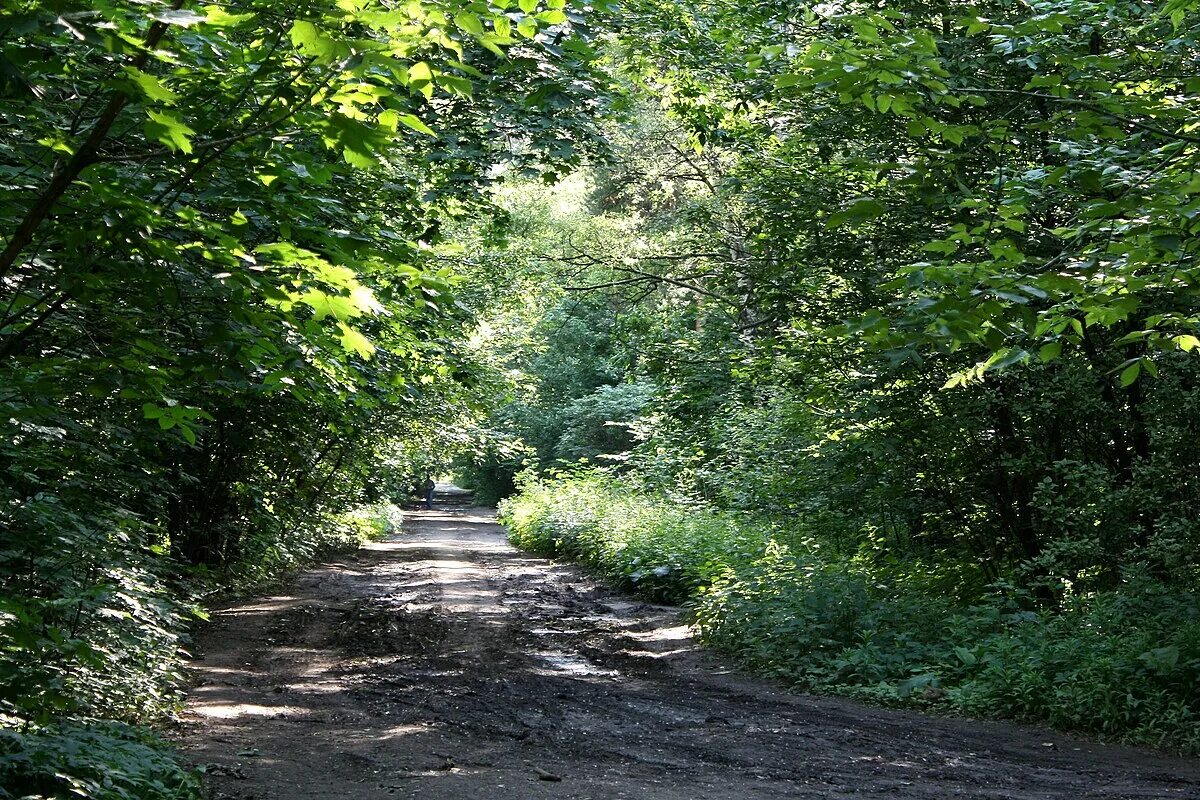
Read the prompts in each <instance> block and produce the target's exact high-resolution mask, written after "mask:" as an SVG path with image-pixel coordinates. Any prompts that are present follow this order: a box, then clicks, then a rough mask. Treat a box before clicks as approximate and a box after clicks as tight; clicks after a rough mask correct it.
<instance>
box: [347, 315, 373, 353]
mask: <svg viewBox="0 0 1200 800" xmlns="http://www.w3.org/2000/svg"><path fill="white" fill-rule="evenodd" d="M338 329H339V330H340V331H341V336H339V337H338V341H339V342H341V345H342V349H343V350H345V351H346V352H347V353H355V354H357V355H358V356H359V357H360V358H362V359H369V358H370V357H371V356H372V355H373V354H374V353H375V345H374V344H372V343H371V340H370V339H368V338H367V337H365V336H363V335H362V334H361V333H359V332H358V331H356V330H354V328H351V327H350V326H349V325H347V324H346V323H344V322H339V323H338Z"/></svg>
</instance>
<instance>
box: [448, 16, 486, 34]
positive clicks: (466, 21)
mask: <svg viewBox="0 0 1200 800" xmlns="http://www.w3.org/2000/svg"><path fill="white" fill-rule="evenodd" d="M454 24H455V25H457V26H458V27H459V28H461V29H463V30H464V31H466V32H467V33H469V34H471V35H472V36H481V35H482V34H483V22H482V21H481V20H480V19H479V17H478V16H477V15H475V14H472V13H471V12H470V11H460V12H458V13H457V14H455V15H454Z"/></svg>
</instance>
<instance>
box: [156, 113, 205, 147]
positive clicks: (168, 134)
mask: <svg viewBox="0 0 1200 800" xmlns="http://www.w3.org/2000/svg"><path fill="white" fill-rule="evenodd" d="M146 115H147V116H148V117H149V119H148V120H147V121H146V125H145V131H146V138H148V139H153V140H154V141H156V142H161V143H162V144H164V145H166V146H167V147H168V148H169V149H171V150H176V151H181V152H184V153H190V152H192V140H191V139H189V138H188V137H189V136H192V135H194V134H195V133H196V132H195V131H194V130H192V129H191V128H189V127H188V126H187V125H185V124H183V123H182V122H180V121H179V120H178V119H177V118H175V117H174V116H172V115H170V114H168V113H166V112H160V111H152V110H147V111H146Z"/></svg>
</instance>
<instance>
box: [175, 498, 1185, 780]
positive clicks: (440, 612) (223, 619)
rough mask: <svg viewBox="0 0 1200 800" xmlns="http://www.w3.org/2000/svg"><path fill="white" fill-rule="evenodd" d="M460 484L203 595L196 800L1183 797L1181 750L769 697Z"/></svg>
mask: <svg viewBox="0 0 1200 800" xmlns="http://www.w3.org/2000/svg"><path fill="white" fill-rule="evenodd" d="M456 501H458V502H459V503H461V502H462V496H461V495H458V494H453V493H449V492H442V493H441V494H440V495H439V503H438V506H439V507H438V508H437V509H435V510H434V511H431V512H424V511H423V512H413V513H411V514H408V515H406V519H405V523H404V526H403V530H402V531H400V532H398V533H397V534H395V535H393V536H392V537H390V538H389V539H387V540H386V541H382V542H378V543H375V544H372V545H369V546H368V547H366V548H364V549H363V550H361V551H359V552H358V553H357V554H355V555H354V556H351V557H348V558H345V559H341V560H339V561H336V562H333V563H330V564H327V565H325V566H322V567H320V568H318V569H314V570H311V571H309V572H307V573H305V574H304V575H302V576H301V577H300V578H298V579H297V580H296V581H295V582H294V584H293V585H292V587H291V588H290V590H289V591H287V592H286V593H283V594H279V595H275V596H271V597H263V598H259V599H256V600H253V601H249V602H240V603H236V604H232V605H229V606H227V607H224V608H221V609H219V610H217V611H216V612H214V614H213V621H212V623H211V624H210V625H209V627H208V628H207V629H206V630H205V631H203V632H202V634H201V635H200V637H199V639H198V641H197V647H196V650H197V652H198V654H200V655H199V656H198V659H197V660H196V661H195V662H194V663H193V672H194V678H195V685H194V688H193V689H192V691H191V694H190V698H189V702H188V706H187V712H186V715H185V726H184V728H183V730H182V731H181V733H180V739H181V744H182V746H183V747H184V752H185V755H186V757H188V758H190V759H192V760H193V761H194V762H196V763H199V764H204V765H205V768H206V770H207V772H208V774H209V781H208V783H209V788H210V791H211V793H212V795H213V797H215V798H224V799H225V800H235V799H236V800H318V799H321V800H325V799H326V798H328V799H329V800H332V798H339V800H341V799H342V798H356V800H375V799H376V798H380V799H382V798H394V797H411V798H444V799H445V800H458V799H459V798H464V799H465V798H470V800H485V799H486V800H491V798H577V799H578V800H589V799H590V800H616V799H617V798H631V799H632V798H642V797H655V798H664V799H665V800H684V799H685V798H686V799H687V800H700V799H701V798H705V799H707V798H713V799H714V800H715V799H716V798H735V797H736V798H785V797H786V798H952V797H962V798H997V799H1000V798H1003V799H1004V800H1035V799H1036V800H1044V799H1048V798H1063V799H1064V800H1067V798H1070V799H1071V800H1075V799H1076V798H1095V799H1096V800H1100V799H1104V800H1117V799H1118V798H1120V799H1121V800H1126V799H1132V798H1200V765H1197V764H1196V763H1195V762H1194V761H1188V760H1184V759H1176V758H1171V757H1168V756H1163V755H1157V754H1154V753H1150V752H1145V751H1141V750H1135V749H1128V748H1117V747H1105V746H1101V745H1096V744H1090V743H1085V742H1080V741H1076V740H1073V739H1071V738H1069V737H1066V736H1063V735H1061V734H1055V733H1048V732H1046V731H1042V730H1039V729H1035V728H1027V727H1022V726H1015V725H1006V724H1001V723H990V722H974V721H969V720H947V719H937V718H931V717H926V716H924V715H921V714H917V713H910V712H897V711H889V710H884V709H876V708H870V707H866V706H861V705H858V704H855V703H851V702H846V701H842V700H838V699H831V698H818V697H810V696H804V695H790V694H786V693H783V692H781V691H779V690H778V688H777V687H774V686H772V685H770V684H768V683H766V682H763V681H757V680H753V679H750V678H746V677H744V676H741V675H739V674H738V673H737V672H736V671H735V670H733V669H732V668H730V666H729V665H728V664H726V663H724V662H723V661H722V660H720V659H718V658H716V657H714V656H712V655H711V654H707V653H702V652H699V651H698V650H697V649H696V647H695V645H694V643H693V642H692V641H691V639H690V638H689V637H688V635H687V629H686V627H685V626H683V625H682V624H681V622H680V619H679V616H678V613H677V611H675V610H673V609H665V608H661V607H655V606H649V605H645V604H641V603H638V602H636V601H631V600H629V599H628V598H626V597H622V596H620V595H618V594H616V593H614V592H612V591H610V590H608V589H606V588H604V587H603V586H601V585H599V584H598V583H597V582H596V581H594V580H592V579H591V578H589V577H588V576H586V575H585V574H584V573H582V572H580V571H579V570H578V569H576V568H574V567H571V566H566V565H562V564H557V563H554V562H551V561H547V560H545V559H542V558H537V557H534V556H530V555H528V554H524V553H521V552H518V551H516V550H514V549H513V548H512V547H510V546H509V545H508V544H507V542H506V541H505V537H504V532H503V529H501V528H500V527H499V526H498V525H497V524H496V523H495V518H494V515H493V514H492V513H491V512H490V511H488V510H485V509H473V508H468V507H466V506H464V505H459V504H456Z"/></svg>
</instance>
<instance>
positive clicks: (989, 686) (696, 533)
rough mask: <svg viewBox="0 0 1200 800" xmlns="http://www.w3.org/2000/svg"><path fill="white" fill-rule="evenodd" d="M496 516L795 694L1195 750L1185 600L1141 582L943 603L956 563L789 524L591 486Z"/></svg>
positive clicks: (1197, 696) (532, 496)
mask: <svg viewBox="0 0 1200 800" xmlns="http://www.w3.org/2000/svg"><path fill="white" fill-rule="evenodd" d="M501 514H502V520H503V522H504V523H505V525H507V526H508V529H509V535H510V538H511V540H512V541H513V543H514V544H516V545H517V546H519V547H522V548H525V549H529V550H534V551H537V552H542V553H552V554H557V555H562V556H567V557H570V558H572V559H574V560H577V561H579V562H581V563H583V564H586V565H588V566H589V567H591V568H592V569H594V570H596V571H597V572H598V573H600V574H601V575H603V576H604V577H606V578H608V579H610V580H612V581H614V582H616V583H618V584H619V585H622V586H625V587H627V588H631V589H633V590H634V591H636V592H637V593H639V594H641V595H642V596H645V597H648V598H653V599H658V600H666V601H671V602H683V603H687V604H688V606H689V607H690V608H691V610H692V613H693V615H694V622H695V626H696V629H697V631H698V632H699V636H700V638H701V639H702V640H703V641H704V642H705V643H707V644H709V645H712V646H714V647H716V648H719V649H720V650H723V651H725V652H727V653H730V654H732V655H733V656H734V657H736V658H737V659H738V660H739V661H741V662H742V663H743V664H745V665H747V666H749V667H751V668H753V669H755V670H757V671H760V672H762V673H766V674H769V675H772V676H775V677H777V678H779V679H781V680H783V681H785V682H787V683H788V684H790V685H792V686H794V687H795V688H797V689H800V690H807V691H816V692H825V693H832V694H841V695H847V696H852V697H856V698H860V699H865V700H869V701H872V702H877V703H882V704H887V705H906V706H917V707H924V708H929V709H932V710H936V711H939V712H943V713H965V714H970V715H975V716H982V717H999V718H1012V719H1019V720H1024V721H1030V722H1039V723H1046V724H1049V725H1052V726H1055V727H1058V728H1061V729H1064V730H1071V731H1080V732H1084V733H1087V734H1090V735H1093V736H1097V737H1099V738H1103V739H1109V740H1120V741H1125V742H1129V743H1135V744H1147V745H1152V746H1157V747H1162V748H1166V749H1171V750H1176V751H1181V752H1185V753H1192V754H1195V753H1200V693H1197V691H1196V687H1197V686H1200V603H1198V602H1197V600H1196V598H1195V597H1193V596H1190V595H1185V594H1180V593H1175V592H1172V591H1170V590H1168V589H1167V588H1165V587H1164V586H1162V585H1161V584H1160V583H1158V582H1156V581H1154V580H1152V579H1150V578H1147V577H1144V576H1143V577H1136V576H1132V575H1131V576H1130V577H1129V578H1128V579H1127V580H1126V581H1125V582H1124V584H1123V585H1122V586H1121V587H1119V589H1117V590H1114V591H1109V592H1097V593H1092V594H1090V595H1087V596H1069V595H1068V596H1064V597H1061V598H1057V599H1055V601H1054V602H1049V601H1047V600H1045V599H1044V598H1035V597H1033V596H1031V595H1029V594H1027V593H1025V592H1023V591H1021V590H1019V589H1017V588H1015V587H1014V586H1012V585H1010V584H1007V583H1005V582H1003V581H1001V582H998V583H994V584H993V585H991V586H989V587H987V588H986V589H985V590H983V591H980V592H977V593H974V594H971V593H965V594H964V593H957V592H955V591H953V590H952V589H951V587H956V586H968V585H970V584H971V581H970V580H958V581H955V580H952V579H951V578H950V576H951V574H952V573H954V572H956V571H958V572H962V573H963V574H966V575H970V573H971V572H972V569H973V568H972V567H971V565H968V564H963V565H954V564H941V565H938V566H936V567H932V566H929V565H924V564H919V563H916V562H911V563H904V562H899V561H897V560H896V559H894V558H880V557H878V556H879V554H863V553H853V554H845V553H838V552H836V551H835V550H834V549H832V548H830V547H828V546H826V545H825V544H824V543H823V542H822V541H821V538H820V536H819V532H818V531H812V530H807V529H806V528H805V525H804V523H803V521H802V520H798V521H796V522H795V523H794V524H791V525H788V526H786V527H783V526H779V525H775V526H772V525H769V524H766V523H764V522H762V521H757V520H754V519H752V518H750V517H747V516H745V515H739V514H734V513H731V512H724V511H717V510H712V509H709V508H705V507H697V506H687V505H678V504H675V503H672V502H670V501H669V500H668V499H666V498H664V497H662V496H658V495H654V494H641V493H638V492H636V491H634V490H632V489H631V488H630V487H629V486H626V485H623V484H622V483H620V482H618V481H616V480H614V479H611V478H607V477H603V476H597V475H590V476H582V477H573V478H568V479H565V480H558V481H550V482H543V483H529V484H526V485H525V486H524V488H523V491H522V493H521V494H519V495H517V496H516V497H513V498H510V499H509V500H507V501H505V502H504V503H503V504H502V506H501ZM934 587H940V588H941V591H930V589H931V588H934Z"/></svg>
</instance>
